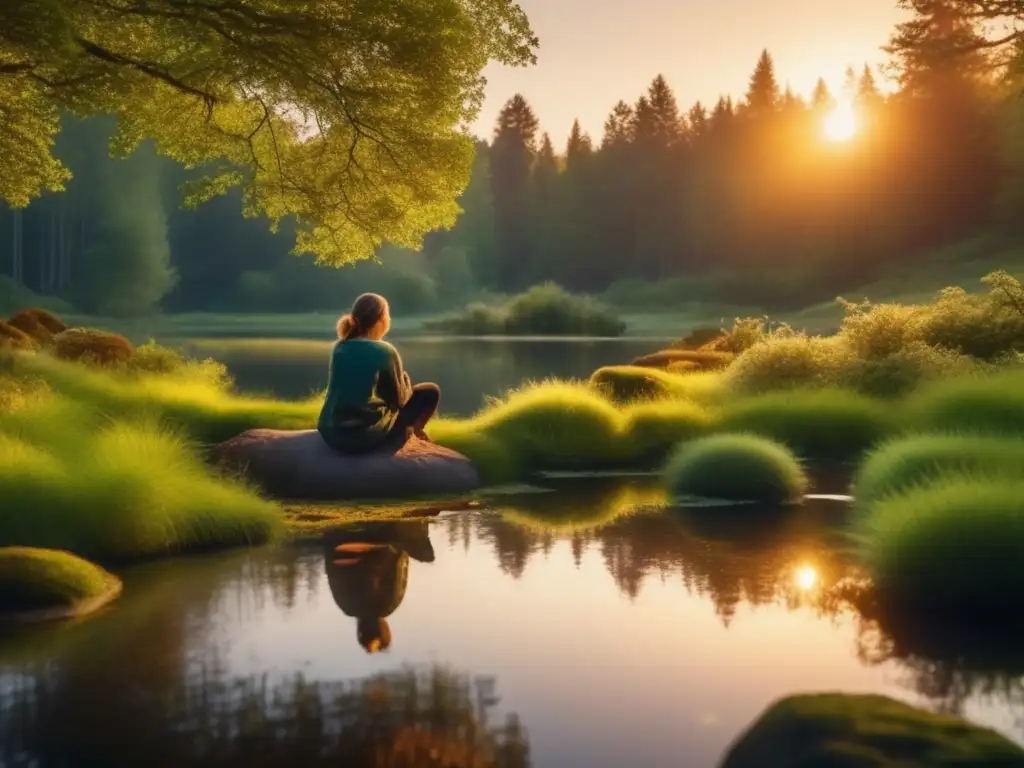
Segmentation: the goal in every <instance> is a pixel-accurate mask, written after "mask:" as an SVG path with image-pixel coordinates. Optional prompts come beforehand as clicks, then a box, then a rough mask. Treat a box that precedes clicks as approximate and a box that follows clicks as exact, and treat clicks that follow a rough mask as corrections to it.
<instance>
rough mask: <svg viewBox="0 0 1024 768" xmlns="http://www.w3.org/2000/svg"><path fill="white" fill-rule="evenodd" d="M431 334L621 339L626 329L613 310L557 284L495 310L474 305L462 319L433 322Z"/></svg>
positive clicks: (535, 291) (527, 293)
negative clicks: (440, 332) (611, 337)
mask: <svg viewBox="0 0 1024 768" xmlns="http://www.w3.org/2000/svg"><path fill="white" fill-rule="evenodd" d="M426 327H427V328H429V329H432V330H438V331H442V332H447V333H458V334H464V335H473V336H490V335H500V334H506V335H520V336H526V335H539V336H621V335H622V334H623V333H624V332H625V330H626V326H625V323H623V322H622V321H621V320H620V319H619V318H618V315H616V313H615V312H614V311H613V310H612V309H611V308H610V307H607V306H605V305H604V304H601V303H600V302H598V301H597V300H595V299H593V298H591V297H589V296H578V295H575V294H571V293H569V292H568V291H566V290H564V289H563V288H561V287H559V286H558V285H555V284H554V283H545V284H543V285H538V286H534V287H533V288H531V289H530V290H528V291H527V292H526V293H521V294H519V295H518V296H513V297H512V298H511V299H509V300H508V301H507V302H505V304H504V305H502V306H501V307H499V308H496V309H492V308H490V307H487V306H484V305H481V304H473V305H470V306H469V307H467V308H466V309H465V310H464V311H463V313H462V314H461V315H456V316H454V317H449V318H445V319H442V320H438V321H433V322H430V323H428V324H427V326H426Z"/></svg>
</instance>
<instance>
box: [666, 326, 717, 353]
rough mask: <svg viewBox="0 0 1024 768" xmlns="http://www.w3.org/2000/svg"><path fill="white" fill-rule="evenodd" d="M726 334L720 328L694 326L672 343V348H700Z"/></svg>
mask: <svg viewBox="0 0 1024 768" xmlns="http://www.w3.org/2000/svg"><path fill="white" fill-rule="evenodd" d="M725 335H726V333H725V331H723V330H722V329H721V328H694V329H693V330H692V331H690V332H689V333H688V334H686V335H685V336H684V337H683V338H681V339H680V340H679V341H677V342H675V343H674V344H673V345H672V349H700V348H701V347H704V346H707V345H709V344H711V342H714V341H717V340H718V339H721V338H722V337H724V336H725Z"/></svg>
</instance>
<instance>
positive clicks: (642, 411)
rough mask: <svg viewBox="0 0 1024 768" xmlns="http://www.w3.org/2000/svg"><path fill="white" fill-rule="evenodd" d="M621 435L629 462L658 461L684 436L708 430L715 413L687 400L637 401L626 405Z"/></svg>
mask: <svg viewBox="0 0 1024 768" xmlns="http://www.w3.org/2000/svg"><path fill="white" fill-rule="evenodd" d="M624 416H625V424H624V426H623V435H622V438H621V439H623V440H624V442H625V444H626V446H628V451H629V454H630V457H631V462H630V463H646V462H647V461H651V460H653V461H660V460H661V459H663V458H664V457H665V455H666V454H667V453H668V452H669V451H670V450H671V449H672V448H673V447H674V446H676V445H678V444H679V443H680V442H682V441H684V440H691V439H693V438H695V437H700V436H701V435H704V434H707V433H708V432H709V431H710V430H711V428H712V425H713V424H714V417H713V415H712V413H711V412H710V411H708V410H707V409H706V408H704V407H702V406H700V405H698V404H696V403H694V402H692V401H690V400H674V401H667V402H652V403H636V404H634V405H631V406H629V407H627V408H626V409H625V412H624Z"/></svg>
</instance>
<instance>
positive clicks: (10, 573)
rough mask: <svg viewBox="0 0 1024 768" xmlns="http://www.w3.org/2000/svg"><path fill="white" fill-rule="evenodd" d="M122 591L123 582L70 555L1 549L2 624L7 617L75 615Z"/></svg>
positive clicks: (0, 590)
mask: <svg viewBox="0 0 1024 768" xmlns="http://www.w3.org/2000/svg"><path fill="white" fill-rule="evenodd" d="M119 590H120V581H119V580H118V578H117V577H116V576H114V575H113V574H110V573H108V572H107V571H105V570H103V569H102V568H100V567H99V566H97V565H94V564H92V563H90V562H89V561H87V560H83V559H82V558H80V557H76V556H74V555H72V554H71V553H69V552H60V551H56V550H49V549H34V548H31V547H0V621H2V620H3V618H4V615H5V614H19V615H25V614H29V613H33V614H36V615H42V614H41V612H47V613H48V614H49V615H52V616H54V617H58V616H62V615H63V616H72V615H75V614H76V613H79V612H83V611H87V610H88V609H89V608H90V607H91V606H90V604H95V603H97V602H99V601H102V600H103V599H104V598H105V597H110V596H111V595H112V594H116V593H117V592H118V591H119Z"/></svg>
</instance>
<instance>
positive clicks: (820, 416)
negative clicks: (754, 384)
mask: <svg viewBox="0 0 1024 768" xmlns="http://www.w3.org/2000/svg"><path fill="white" fill-rule="evenodd" d="M720 428H721V429H723V430H725V431H731V432H749V433H751V434H756V435H761V436H762V437H767V438H770V439H772V440H776V441H778V442H780V443H783V444H785V445H786V446H788V447H789V449H790V450H792V451H794V452H795V453H796V454H797V455H798V456H800V458H802V459H805V460H809V461H818V460H822V461H845V460H849V459H855V458H858V457H859V456H861V455H862V454H863V453H864V452H865V451H867V450H868V449H870V448H871V447H873V446H874V445H876V444H878V443H879V442H880V441H882V440H884V439H885V438H886V437H889V436H890V435H892V434H893V433H894V431H895V430H896V428H897V420H896V419H895V416H894V413H893V410H892V406H890V405H889V404H887V403H885V402H882V401H878V400H873V399H871V398H868V397H865V396H862V395H858V394H856V393H854V392H849V391H845V390H837V389H825V390H812V391H793V392H776V393H772V394H767V395H761V396H758V397H753V398H748V399H741V400H738V401H736V402H735V403H734V404H732V405H729V406H727V407H726V408H725V409H724V411H723V413H722V417H721V423H720Z"/></svg>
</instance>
